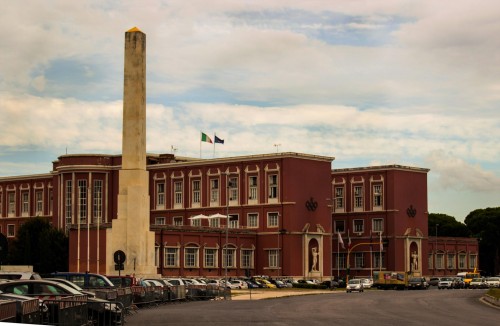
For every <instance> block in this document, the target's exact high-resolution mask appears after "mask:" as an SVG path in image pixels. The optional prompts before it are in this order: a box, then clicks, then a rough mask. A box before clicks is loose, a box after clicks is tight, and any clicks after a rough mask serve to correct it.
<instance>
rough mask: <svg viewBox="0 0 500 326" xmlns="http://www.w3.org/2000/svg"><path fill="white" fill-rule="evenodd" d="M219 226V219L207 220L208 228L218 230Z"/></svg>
mask: <svg viewBox="0 0 500 326" xmlns="http://www.w3.org/2000/svg"><path fill="white" fill-rule="evenodd" d="M219 225H220V222H219V219H218V218H211V219H209V220H208V226H210V227H211V228H218V227H219Z"/></svg>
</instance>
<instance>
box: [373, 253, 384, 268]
mask: <svg viewBox="0 0 500 326" xmlns="http://www.w3.org/2000/svg"><path fill="white" fill-rule="evenodd" d="M383 267H384V253H383V252H382V253H381V252H374V253H373V268H383Z"/></svg>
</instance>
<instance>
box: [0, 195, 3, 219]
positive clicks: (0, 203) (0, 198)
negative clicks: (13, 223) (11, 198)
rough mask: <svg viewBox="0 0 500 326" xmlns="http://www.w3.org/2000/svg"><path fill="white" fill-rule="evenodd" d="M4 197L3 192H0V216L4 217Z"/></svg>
mask: <svg viewBox="0 0 500 326" xmlns="http://www.w3.org/2000/svg"><path fill="white" fill-rule="evenodd" d="M2 198H3V192H0V217H2V216H3V215H2V214H3V210H2V207H3V202H2Z"/></svg>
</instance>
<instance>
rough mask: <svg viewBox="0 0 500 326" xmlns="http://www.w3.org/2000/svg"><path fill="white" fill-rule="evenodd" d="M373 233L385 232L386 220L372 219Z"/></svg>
mask: <svg viewBox="0 0 500 326" xmlns="http://www.w3.org/2000/svg"><path fill="white" fill-rule="evenodd" d="M372 231H373V232H384V219H383V218H374V219H372Z"/></svg>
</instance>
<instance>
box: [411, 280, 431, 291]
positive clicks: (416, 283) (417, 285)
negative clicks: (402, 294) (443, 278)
mask: <svg viewBox="0 0 500 326" xmlns="http://www.w3.org/2000/svg"><path fill="white" fill-rule="evenodd" d="M428 288H429V283H427V280H426V279H425V277H412V278H410V279H409V280H408V289H414V290H427V289H428Z"/></svg>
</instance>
